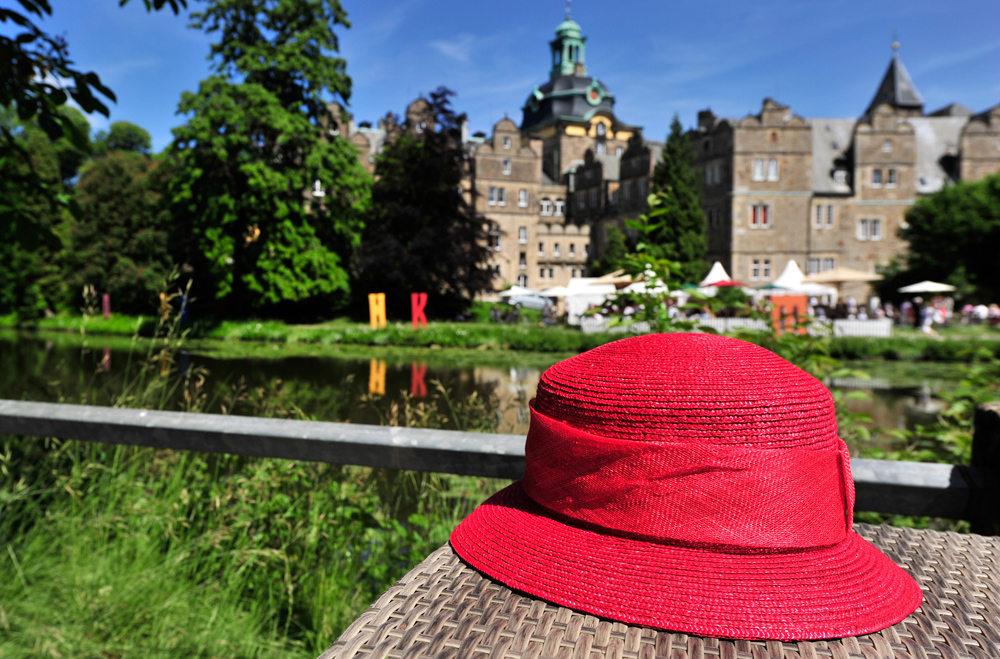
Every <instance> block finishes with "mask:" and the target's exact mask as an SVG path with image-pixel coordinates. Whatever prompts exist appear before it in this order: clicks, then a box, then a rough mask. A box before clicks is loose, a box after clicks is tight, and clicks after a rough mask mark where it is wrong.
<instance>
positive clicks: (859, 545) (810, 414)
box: [451, 334, 922, 640]
mask: <svg viewBox="0 0 1000 659" xmlns="http://www.w3.org/2000/svg"><path fill="white" fill-rule="evenodd" d="M531 413H532V417H531V429H530V430H529V431H528V439H527V444H526V447H525V453H526V458H527V465H526V470H525V475H524V478H523V479H522V480H520V481H518V482H516V483H514V484H513V485H511V486H510V487H508V488H506V489H504V490H503V491H501V492H499V493H497V494H496V495H494V496H493V497H492V498H490V499H489V500H488V501H486V502H485V503H484V504H483V505H481V506H480V507H479V508H477V509H476V510H475V511H474V512H473V513H472V514H471V515H470V516H469V517H468V518H467V519H466V520H465V521H463V522H462V523H461V524H460V525H459V526H458V528H456V529H455V531H454V533H452V536H451V544H452V547H453V548H454V550H455V552H456V553H457V554H458V555H459V556H461V557H462V558H463V559H464V560H465V561H466V562H467V563H469V565H471V566H472V567H474V568H476V569H478V570H480V571H481V572H483V573H485V574H486V575H487V576H490V577H492V578H494V579H496V580H498V581H500V582H502V583H504V584H506V585H507V586H510V587H511V588H514V589H516V590H520V591H523V592H525V593H528V594H529V595H533V596H536V597H539V598H541V599H544V600H547V601H549V602H552V603H555V604H560V605H563V606H567V607H570V608H573V609H577V610H579V611H584V612H586V613H592V614H595V615H598V616H603V617H606V618H610V619H612V620H618V621H621V622H625V623H629V624H636V625H645V626H649V627H657V628H660V629H667V630H671V631H677V632H687V633H693V634H700V635H704V636H718V637H723V638H739V639H776V640H803V639H824V638H836V637H841V636H855V635H859V634H866V633H870V632H874V631H878V630H880V629H884V628H885V627H888V626H890V625H892V624H895V623H897V622H899V621H901V620H902V619H903V618H905V617H906V616H907V615H909V614H910V613H912V612H913V611H914V610H915V609H916V608H917V607H918V606H919V605H920V603H921V600H922V596H921V592H920V588H919V586H917V584H916V582H915V581H914V580H913V579H912V578H911V577H910V576H909V575H908V574H907V573H906V572H904V571H903V570H902V569H900V568H899V567H898V566H897V565H895V564H894V563H893V562H892V561H891V560H889V559H888V558H887V557H886V556H885V555H883V554H882V553H881V552H879V551H878V550H877V549H875V548H874V547H873V546H872V545H870V544H869V543H868V542H866V541H865V540H863V539H861V537H859V536H858V535H857V534H855V533H854V532H853V531H852V530H851V523H852V510H853V507H854V483H853V481H852V479H851V473H850V457H849V455H848V453H847V447H846V446H845V445H844V443H843V442H842V441H841V440H840V438H839V437H838V436H837V423H836V418H835V415H834V405H833V400H832V398H831V397H830V393H829V391H827V389H826V388H825V387H824V386H823V385H822V384H821V383H820V382H819V381H818V380H816V379H815V378H813V377H812V376H810V375H808V374H807V373H805V372H803V371H801V370H799V369H798V368H796V367H795V366H793V365H791V364H790V363H788V362H787V361H785V360H784V359H781V358H780V357H778V356H777V355H775V354H773V353H771V352H769V351H767V350H765V349H763V348H760V347H758V346H756V345H753V344H750V343H746V342H744V341H738V340H736V339H729V338H725V337H718V336H711V335H704V334H660V335H650V336H642V337H636V338H631V339H625V340H623V341H616V342H615V343H610V344H608V345H605V346H602V347H600V348H596V349H594V350H591V351H589V352H586V353H584V354H582V355H578V356H576V357H573V358H572V359H568V360H566V361H563V362H560V363H558V364H556V365H555V366H553V367H552V368H550V369H548V370H547V371H546V372H545V374H544V375H543V376H542V379H541V381H540V382H539V385H538V396H537V398H535V399H534V401H532V406H531Z"/></svg>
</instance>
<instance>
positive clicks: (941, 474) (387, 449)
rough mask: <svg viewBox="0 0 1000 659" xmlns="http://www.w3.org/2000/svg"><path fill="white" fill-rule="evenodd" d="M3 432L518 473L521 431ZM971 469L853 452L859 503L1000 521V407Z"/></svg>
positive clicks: (124, 423)
mask: <svg viewBox="0 0 1000 659" xmlns="http://www.w3.org/2000/svg"><path fill="white" fill-rule="evenodd" d="M0 434H10V435H24V436H39V437H57V438H61V439H71V440H83V441H92V442H104V443H109V444H127V445H133V446H149V447H154V448H164V449H173V450H183V451H204V452H208V453H230V454H234V455H250V456H258V457H270V458H284V459H288V460H304V461H310V462H327V463H334V464H354V465H364V466H369V467H387V468H393V469H407V470H413V471H429V472H439V473H450V474H463V475H471V476H488V477H493V478H509V479H516V478H520V476H521V475H522V474H523V472H524V437H523V436H522V435H502V434H482V433H471V432H460V431H454V430H426V429H418V428H399V427H390V426H368V425H361V424H353V423H326V422H317V421H289V420H283V419H261V418H255V417H241V416H225V415H218V414H190V413H184V412H159V411H152V410H133V409H117V408H109V407H93V406H87V405H66V404H60V403H31V402H23V401H12V400H0ZM972 463H973V464H972V465H971V466H956V465H948V464H930V463H921V462H898V461H891V460H869V459H862V458H854V459H852V460H851V471H852V473H853V475H854V484H855V490H856V502H855V509H856V510H863V511H873V512H882V513H895V514H901V515H929V516H933V517H947V518H953V519H965V520H970V521H971V522H972V524H973V528H974V530H976V531H977V532H979V533H989V534H997V533H998V521H1000V472H998V471H997V470H998V468H1000V404H997V403H994V404H989V405H983V406H980V407H979V408H978V409H977V411H976V432H975V438H974V441H973V460H972Z"/></svg>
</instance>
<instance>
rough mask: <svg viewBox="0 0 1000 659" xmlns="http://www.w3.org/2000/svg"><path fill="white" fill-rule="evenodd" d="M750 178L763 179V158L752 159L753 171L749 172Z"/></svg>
mask: <svg viewBox="0 0 1000 659" xmlns="http://www.w3.org/2000/svg"><path fill="white" fill-rule="evenodd" d="M750 178H751V179H752V180H754V181H763V180H764V159H763V158H754V159H753V172H752V173H751V176H750Z"/></svg>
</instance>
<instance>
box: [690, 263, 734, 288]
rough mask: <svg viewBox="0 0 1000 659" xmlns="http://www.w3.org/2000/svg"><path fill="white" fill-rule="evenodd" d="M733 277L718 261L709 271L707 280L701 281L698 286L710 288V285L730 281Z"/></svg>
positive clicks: (706, 276)
mask: <svg viewBox="0 0 1000 659" xmlns="http://www.w3.org/2000/svg"><path fill="white" fill-rule="evenodd" d="M731 279H732V277H730V276H729V273H728V272H726V269H725V268H723V267H722V264H721V263H719V262H718V261H716V262H715V263H713V264H712V269H711V270H709V271H708V274H707V275H705V278H704V279H702V280H701V283H700V284H698V286H699V287H703V286H708V285H709V284H714V283H715V282H717V281H729V280H731Z"/></svg>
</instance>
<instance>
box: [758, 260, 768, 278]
mask: <svg viewBox="0 0 1000 659" xmlns="http://www.w3.org/2000/svg"><path fill="white" fill-rule="evenodd" d="M760 276H761V278H762V279H763V280H764V281H771V259H764V265H763V268H762V271H761V273H760Z"/></svg>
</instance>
